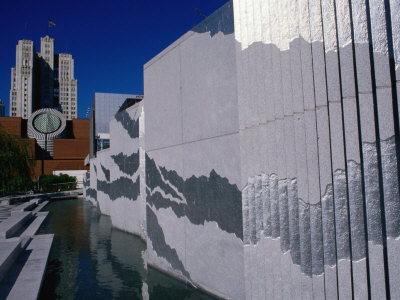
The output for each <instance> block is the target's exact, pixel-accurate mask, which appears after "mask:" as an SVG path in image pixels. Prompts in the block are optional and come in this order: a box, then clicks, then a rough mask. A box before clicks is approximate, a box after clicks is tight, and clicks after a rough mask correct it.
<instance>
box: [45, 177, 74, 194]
mask: <svg viewBox="0 0 400 300" xmlns="http://www.w3.org/2000/svg"><path fill="white" fill-rule="evenodd" d="M39 184H40V190H41V191H42V192H57V191H67V190H74V189H76V184H77V180H76V177H74V176H69V175H67V174H60V175H40V177H39Z"/></svg>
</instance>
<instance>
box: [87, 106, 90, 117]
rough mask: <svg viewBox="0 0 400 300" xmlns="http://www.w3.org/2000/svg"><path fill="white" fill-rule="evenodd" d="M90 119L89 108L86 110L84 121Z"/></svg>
mask: <svg viewBox="0 0 400 300" xmlns="http://www.w3.org/2000/svg"><path fill="white" fill-rule="evenodd" d="M89 118H90V107H88V108H87V109H86V119H89Z"/></svg>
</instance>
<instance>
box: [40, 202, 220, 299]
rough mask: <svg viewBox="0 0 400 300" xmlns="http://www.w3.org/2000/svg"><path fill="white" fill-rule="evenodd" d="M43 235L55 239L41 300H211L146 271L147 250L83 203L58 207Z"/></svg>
mask: <svg viewBox="0 0 400 300" xmlns="http://www.w3.org/2000/svg"><path fill="white" fill-rule="evenodd" d="M44 210H48V211H49V216H48V217H47V219H46V221H45V223H44V224H43V226H42V227H41V229H40V231H39V234H45V233H54V241H53V246H52V249H51V252H50V257H49V260H48V264H47V268H46V273H45V277H44V279H43V285H42V289H41V292H40V296H39V299H160V300H161V299H162V300H165V299H166V300H168V299H171V300H172V299H173V300H176V299H213V298H211V297H210V296H208V295H206V294H204V293H202V292H200V291H198V290H196V289H194V288H192V287H191V286H189V285H186V284H184V283H182V282H180V281H178V280H176V279H174V278H172V277H170V276H167V275H165V274H163V273H161V272H159V271H157V270H155V269H153V268H150V267H149V268H147V267H146V266H145V263H144V260H143V255H144V252H145V250H146V244H145V243H144V242H143V241H142V240H141V239H139V238H138V237H136V236H134V235H131V234H129V233H126V232H123V231H120V230H118V229H116V228H113V227H112V224H111V220H110V218H109V217H107V216H104V215H101V214H100V213H99V211H98V209H97V208H95V207H93V206H92V205H91V204H90V203H88V202H86V201H84V200H82V199H78V200H77V199H71V200H62V201H55V202H52V203H50V204H49V205H47V206H46V208H45V209H44Z"/></svg>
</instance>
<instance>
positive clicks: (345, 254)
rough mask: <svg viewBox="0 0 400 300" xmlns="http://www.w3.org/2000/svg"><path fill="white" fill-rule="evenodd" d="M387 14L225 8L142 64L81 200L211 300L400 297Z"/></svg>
mask: <svg viewBox="0 0 400 300" xmlns="http://www.w3.org/2000/svg"><path fill="white" fill-rule="evenodd" d="M232 9H233V13H232ZM399 9H400V4H399V1H394V0H392V1H383V0H377V1H364V0H353V1H351V3H350V4H349V2H346V1H340V0H337V1H335V0H318V1H309V0H293V1H290V0H282V1H271V0H266V1H261V0H234V1H233V6H232V2H228V3H227V4H226V5H225V6H224V7H222V8H221V9H220V10H218V11H216V12H215V13H214V14H213V15H211V16H210V17H209V18H207V19H206V20H205V21H204V22H202V23H201V24H199V25H198V26H196V27H195V28H194V29H193V30H192V31H190V32H188V33H186V34H185V35H184V36H182V37H181V38H180V39H179V40H177V41H176V42H175V43H173V44H172V45H170V46H169V47H168V48H167V49H165V50H164V51H163V52H162V53H160V54H159V55H157V56H156V57H155V58H153V59H152V60H151V61H150V62H148V63H147V64H146V65H145V67H144V87H145V99H144V101H143V103H144V104H143V107H141V106H140V105H135V106H134V107H132V108H130V109H128V110H127V111H126V112H123V115H118V114H117V115H116V117H115V120H112V122H111V125H110V130H111V131H110V136H111V147H110V149H108V150H105V151H101V152H99V153H98V156H97V158H95V159H92V160H91V167H90V175H89V177H90V180H89V177H87V179H86V181H85V182H84V185H85V187H86V190H85V194H86V197H87V199H89V200H90V201H92V202H93V203H96V204H97V205H99V207H100V209H101V210H102V212H103V213H105V214H109V215H111V218H112V220H113V224H114V225H115V226H118V227H120V228H122V229H125V230H128V231H130V232H134V233H136V234H139V235H141V236H142V237H143V238H144V239H145V240H146V242H147V251H146V255H145V256H146V260H147V263H149V264H151V265H153V266H155V267H156V268H158V269H161V270H163V271H165V272H167V273H169V274H171V275H173V276H176V277H178V278H180V279H182V280H184V281H188V282H191V283H192V284H193V285H195V286H198V287H201V288H203V289H205V290H207V291H209V292H211V293H213V294H215V295H218V296H221V297H224V298H229V299H320V298H321V299H324V298H329V299H337V298H341V299H352V298H355V299H386V298H392V299H399V298H400V276H399V275H400V274H399V270H400V257H399V255H398V253H400V240H399V237H400V198H399V157H400V156H399V149H400V147H399V108H398V98H397V93H398V91H397V87H398V86H399V87H400V83H399V82H400V81H399V82H398V79H399V78H400V75H399V72H400V71H398V68H399V65H400V62H399V61H400V17H398V16H397V14H396V12H398V11H399ZM233 16H235V18H234V20H233ZM233 29H234V30H235V32H234V30H233ZM143 110H144V111H145V114H146V118H145V121H143V117H142V116H143ZM139 111H141V112H140V113H139ZM139 116H141V117H139ZM138 119H139V124H140V125H139V127H138V128H139V129H138V131H136V127H135V126H136V124H137V120H138ZM135 120H136V121H135ZM140 120H142V121H140ZM143 123H144V127H142V125H143ZM144 128H145V129H146V136H145V139H146V143H145V145H144V139H143V132H144V131H143V130H144ZM137 132H139V133H137ZM143 149H144V150H145V151H143ZM138 160H139V162H138ZM122 161H123V162H124V163H123V164H122V163H121V162H122ZM136 164H138V165H136ZM122 165H123V167H122ZM122 178H127V181H124V184H126V186H127V187H124V188H122V189H117V190H114V191H113V188H112V187H113V186H114V184H115V183H118V184H117V185H115V186H117V187H119V181H121V179H122ZM124 180H125V179H124ZM137 182H139V185H140V188H139V191H138V189H137ZM116 191H118V193H117V192H116ZM121 191H125V192H126V193H129V194H130V195H129V196H128V197H126V195H125V194H122V193H125V192H121ZM131 193H134V195H132V194H131ZM135 197H136V198H135ZM134 199H136V200H134ZM145 199H146V202H145V201H144V200H145ZM128 200H129V201H128Z"/></svg>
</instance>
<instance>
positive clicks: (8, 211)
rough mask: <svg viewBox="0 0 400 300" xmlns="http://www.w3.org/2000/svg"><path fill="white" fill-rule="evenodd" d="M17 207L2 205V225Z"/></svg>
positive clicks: (0, 214)
mask: <svg viewBox="0 0 400 300" xmlns="http://www.w3.org/2000/svg"><path fill="white" fill-rule="evenodd" d="M15 206H16V205H15V204H8V203H5V202H3V203H0V223H1V222H3V221H4V220H5V219H7V218H8V217H9V216H11V209H12V208H13V207H15Z"/></svg>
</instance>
